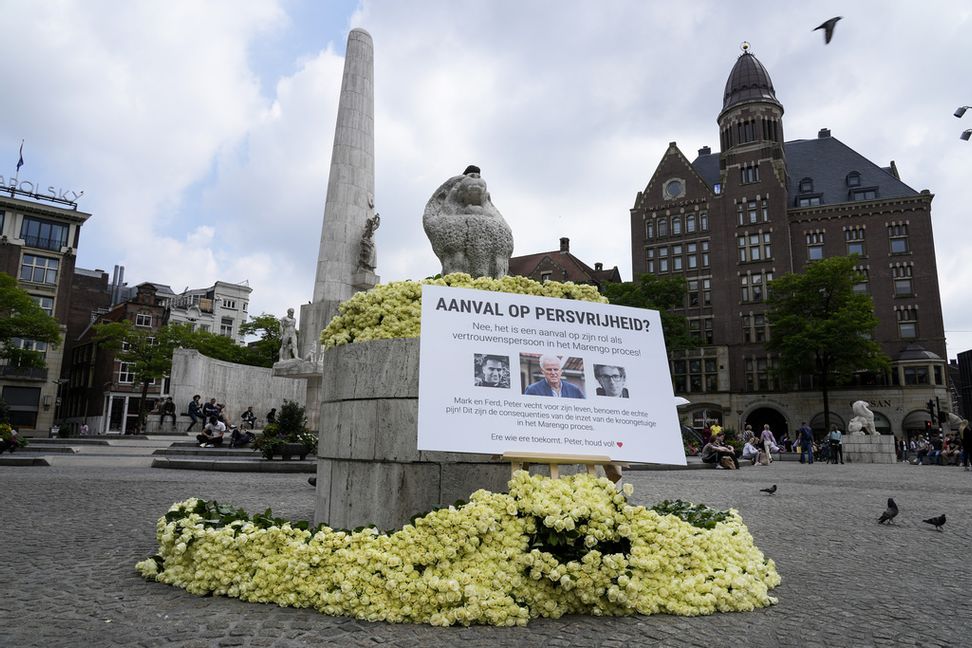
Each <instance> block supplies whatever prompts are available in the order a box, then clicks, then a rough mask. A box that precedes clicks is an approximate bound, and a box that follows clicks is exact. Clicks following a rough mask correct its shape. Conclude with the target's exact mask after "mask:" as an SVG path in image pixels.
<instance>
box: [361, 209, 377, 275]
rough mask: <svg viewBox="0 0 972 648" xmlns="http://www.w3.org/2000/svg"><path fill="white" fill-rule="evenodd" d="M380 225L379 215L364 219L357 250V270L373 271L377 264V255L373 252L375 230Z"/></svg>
mask: <svg viewBox="0 0 972 648" xmlns="http://www.w3.org/2000/svg"><path fill="white" fill-rule="evenodd" d="M379 225H381V216H380V215H379V214H378V213H377V212H375V215H374V216H372V217H371V218H369V219H367V220H366V221H365V228H364V233H363V234H362V235H361V248H360V250H359V252H358V270H367V271H368V272H374V271H375V268H376V267H377V265H378V255H377V253H376V252H375V230H376V229H378V226H379Z"/></svg>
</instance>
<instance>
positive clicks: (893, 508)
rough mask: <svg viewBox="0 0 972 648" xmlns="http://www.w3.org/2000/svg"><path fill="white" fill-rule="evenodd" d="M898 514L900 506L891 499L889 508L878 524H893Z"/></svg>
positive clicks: (889, 499)
mask: <svg viewBox="0 0 972 648" xmlns="http://www.w3.org/2000/svg"><path fill="white" fill-rule="evenodd" d="M897 514H898V505H897V504H895V503H894V500H893V499H892V498H890V497H889V498H888V508H887V510H886V511H885V512H884V513H882V514H881V517H879V518H878V524H884V523H885V522H887V523H888V524H891V523H892V522H894V516H896V515H897Z"/></svg>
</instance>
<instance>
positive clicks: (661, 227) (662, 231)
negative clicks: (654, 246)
mask: <svg viewBox="0 0 972 648" xmlns="http://www.w3.org/2000/svg"><path fill="white" fill-rule="evenodd" d="M658 236H668V219H667V218H659V219H658Z"/></svg>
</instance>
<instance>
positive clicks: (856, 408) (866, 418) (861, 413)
mask: <svg viewBox="0 0 972 648" xmlns="http://www.w3.org/2000/svg"><path fill="white" fill-rule="evenodd" d="M851 410H853V412H854V418H852V419H851V420H850V423H848V424H847V433H848V434H878V431H877V428H875V427H874V412H872V411H871V408H870V404H869V403H868V402H867V401H862V400H859V401H854V404H853V405H851Z"/></svg>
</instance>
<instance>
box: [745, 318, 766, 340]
mask: <svg viewBox="0 0 972 648" xmlns="http://www.w3.org/2000/svg"><path fill="white" fill-rule="evenodd" d="M742 319H743V340H744V341H746V342H765V341H766V340H767V339H768V338H769V333H768V327H767V326H766V315H764V314H762V313H757V314H754V315H743V318H742Z"/></svg>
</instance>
